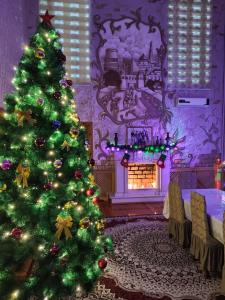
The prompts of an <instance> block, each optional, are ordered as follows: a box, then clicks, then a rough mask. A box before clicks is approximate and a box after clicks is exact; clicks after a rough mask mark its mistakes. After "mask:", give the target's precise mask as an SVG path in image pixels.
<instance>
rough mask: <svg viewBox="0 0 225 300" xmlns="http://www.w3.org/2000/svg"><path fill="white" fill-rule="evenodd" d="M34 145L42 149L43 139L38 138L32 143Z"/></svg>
mask: <svg viewBox="0 0 225 300" xmlns="http://www.w3.org/2000/svg"><path fill="white" fill-rule="evenodd" d="M34 143H35V145H36V146H37V147H38V148H42V147H44V144H45V140H44V138H43V137H39V138H37V139H36V140H35V141H34Z"/></svg>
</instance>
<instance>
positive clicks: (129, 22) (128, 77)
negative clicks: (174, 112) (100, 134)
mask: <svg viewBox="0 0 225 300" xmlns="http://www.w3.org/2000/svg"><path fill="white" fill-rule="evenodd" d="M136 13H137V14H138V13H140V12H138V11H137V12H136ZM96 25H97V28H98V31H97V34H98V36H99V47H98V48H97V52H96V64H95V65H94V68H93V73H94V74H93V81H95V82H96V83H97V96H96V97H97V102H98V104H99V105H100V107H101V108H102V112H101V116H102V117H108V118H110V119H111V120H112V121H113V122H114V123H115V124H118V125H120V124H126V123H130V122H134V121H137V120H147V119H150V118H151V119H153V118H154V119H162V121H164V122H165V123H166V122H167V121H168V120H169V119H170V117H171V113H170V112H169V111H168V110H167V109H166V107H165V101H164V95H163V87H164V82H163V81H164V79H163V64H164V59H165V54H166V47H165V43H164V41H163V37H162V31H161V28H160V26H159V25H158V24H157V25H156V24H154V23H153V22H150V23H144V22H140V20H139V21H138V22H137V21H136V20H135V19H134V18H128V17H124V18H123V19H119V20H106V21H104V22H102V23H101V24H99V23H96Z"/></svg>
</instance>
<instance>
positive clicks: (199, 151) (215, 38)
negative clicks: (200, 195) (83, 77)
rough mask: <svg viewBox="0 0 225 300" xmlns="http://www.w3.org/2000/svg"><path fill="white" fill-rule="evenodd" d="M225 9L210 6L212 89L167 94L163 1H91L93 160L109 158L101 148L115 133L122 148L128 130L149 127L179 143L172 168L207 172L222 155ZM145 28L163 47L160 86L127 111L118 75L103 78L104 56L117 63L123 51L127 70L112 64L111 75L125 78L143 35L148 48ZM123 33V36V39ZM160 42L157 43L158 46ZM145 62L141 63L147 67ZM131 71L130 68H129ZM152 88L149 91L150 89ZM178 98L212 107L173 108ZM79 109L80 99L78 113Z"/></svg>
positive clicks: (218, 4) (219, 3)
mask: <svg viewBox="0 0 225 300" xmlns="http://www.w3.org/2000/svg"><path fill="white" fill-rule="evenodd" d="M224 5H225V3H224V1H223V0H214V1H213V26H212V49H213V51H212V69H211V71H212V85H211V87H212V88H211V89H210V90H204V91H201V90H200V91H199V90H191V91H190V90H189V91H177V90H173V91H168V90H167V89H166V70H167V68H166V47H167V1H165V0H139V1H129V2H128V1H126V0H120V1H92V41H91V46H92V49H91V50H92V51H91V52H92V85H93V90H92V100H91V99H89V101H91V102H92V105H93V112H94V114H93V119H92V120H93V123H94V145H95V148H96V151H95V159H97V160H102V159H106V158H107V155H106V154H105V142H106V140H107V139H111V140H112V139H113V137H114V133H115V132H118V134H119V142H120V143H125V140H124V139H125V136H126V127H127V126H128V127H129V126H148V127H151V128H152V130H153V136H162V137H165V134H166V132H167V131H168V132H170V135H171V136H173V137H174V138H175V139H176V140H177V141H178V149H177V150H176V151H174V152H173V154H172V155H171V162H172V165H173V166H174V167H179V166H211V165H212V164H213V162H214V160H215V157H217V156H220V155H221V151H222V143H223V141H222V139H221V137H222V126H223V124H222V123H223V122H222V110H223V93H224V91H223V89H224V83H223V72H224V10H225V9H224ZM148 26H149V30H150V31H151V30H154V28H156V32H157V30H158V32H159V34H158V36H155V37H154V39H155V40H154V43H155V44H157V43H158V45H161V46H162V47H161V52H159V53H158V58H156V61H157V64H158V65H157V64H156V68H158V70H161V79H160V80H159V86H158V87H154V89H155V91H156V92H155V93H152V92H151V91H149V90H148V91H145V90H144V89H142V92H141V93H139V94H138V93H137V95H135V97H134V96H133V99H136V100H135V101H136V104H135V105H133V106H131V107H125V105H127V104H126V102H125V101H126V99H128V96H129V89H128V88H127V89H126V90H124V91H123V93H121V92H120V91H119V90H118V88H117V86H116V85H117V83H116V80H117V79H118V78H117V77H116V74H111V75H112V76H111V77H110V76H109V77H107V76H106V77H107V78H106V77H105V78H104V74H105V73H106V71H107V66H106V67H105V64H107V57H106V56H107V55H108V54H106V53H107V50H106V49H107V48H110V49H111V50H110V51H111V52H110V54H109V55H111V58H113V57H114V59H116V60H117V54H118V53H117V52H119V54H120V55H121V53H122V51H124V52H125V51H127V54H126V55H127V56H126V58H127V61H128V63H127V65H126V66H125V64H126V63H124V61H123V67H122V68H121V62H120V60H119V62H118V64H120V66H117V67H115V64H114V67H115V69H116V68H118V70H119V69H120V70H119V72H120V73H121V74H122V75H123V72H121V69H122V71H124V69H126V71H127V70H128V69H129V68H131V64H133V62H132V63H130V57H129V55H130V53H131V49H129V47H130V48H132V47H133V48H134V47H137V50H136V54H137V55H139V54H140V53H141V51H142V49H143V53H144V52H146V51H145V45H144V44H143V33H144V32H145V34H146V39H145V42H146V43H147V42H148V39H149V31H147V30H146V28H147V27H148ZM135 30H136V31H137V30H140V37H138V36H136V41H134V40H133V39H132V32H133V33H134V34H133V36H135ZM121 32H124V33H123V34H121ZM128 38H130V41H129V42H130V44H129V43H128V42H127V41H128ZM138 39H140V40H138ZM157 39H158V40H157ZM159 40H161V42H160V43H159ZM154 43H153V44H154ZM112 49H113V50H112ZM115 49H117V50H118V51H117V50H115ZM121 49H122V50H121ZM124 52H123V55H124V57H125V54H124ZM136 54H132V55H136ZM113 55H114V56H113ZM144 59H145V58H143V61H144ZM152 60H154V57H153V58H152ZM143 61H142V62H141V63H145V62H143ZM132 68H134V67H133V66H132ZM133 70H134V69H133ZM128 72H130V70H129V71H128ZM131 73H132V72H131ZM150 76H152V75H150ZM112 78H114V80H113V79H112ZM135 80H136V83H135V84H137V85H141V81H140V80H139V81H138V79H135ZM106 81H107V84H106V83H105V82H106ZM150 84H151V83H150ZM139 87H140V86H139ZM150 88H152V87H151V86H150ZM134 89H135V88H134ZM131 92H132V91H131ZM181 94H182V95H186V96H190V97H192V96H193V97H196V96H206V97H209V98H210V106H209V107H207V108H205V107H204V108H181V107H177V106H176V104H175V103H176V98H177V97H178V95H181ZM124 95H125V96H124ZM129 97H130V96H129ZM130 99H131V98H130ZM79 106H80V105H79V95H78V112H79ZM81 119H82V115H81ZM151 128H150V129H151ZM150 129H149V130H150Z"/></svg>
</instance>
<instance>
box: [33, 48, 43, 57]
mask: <svg viewBox="0 0 225 300" xmlns="http://www.w3.org/2000/svg"><path fill="white" fill-rule="evenodd" d="M35 57H37V58H39V59H42V58H44V57H45V50H44V49H43V48H37V49H36V51H35Z"/></svg>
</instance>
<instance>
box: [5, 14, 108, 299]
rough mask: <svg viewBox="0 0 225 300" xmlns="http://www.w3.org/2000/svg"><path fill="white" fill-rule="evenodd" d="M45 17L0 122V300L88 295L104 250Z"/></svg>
mask: <svg viewBox="0 0 225 300" xmlns="http://www.w3.org/2000/svg"><path fill="white" fill-rule="evenodd" d="M52 18H53V16H52V15H51V14H50V13H48V11H46V13H45V14H42V15H41V19H42V22H41V23H40V24H39V25H38V28H37V32H36V33H35V34H34V35H33V36H32V37H31V40H30V42H29V45H26V46H24V54H23V56H22V58H21V60H20V63H19V65H18V67H16V68H14V69H15V76H14V79H13V84H14V86H15V92H14V93H13V94H11V95H8V96H6V98H5V101H4V102H5V113H3V114H2V115H1V117H2V118H3V122H0V157H1V160H0V179H1V184H0V211H1V212H2V213H3V214H2V215H3V216H4V215H6V216H7V218H2V217H1V226H0V236H1V237H2V239H1V249H4V253H2V256H1V259H0V270H6V271H5V272H6V273H7V272H8V273H7V276H0V294H1V295H0V298H1V299H16V300H24V299H29V298H31V297H35V298H40V299H44V300H47V299H49V300H53V299H58V298H67V297H70V296H72V295H73V294H74V290H75V291H76V293H78V292H81V293H83V291H84V290H86V289H87V290H90V289H91V288H92V287H93V285H94V284H95V282H96V281H97V278H98V276H99V275H100V274H101V272H102V271H103V270H104V268H105V264H106V263H105V261H106V259H105V252H106V249H108V250H109V249H111V248H112V241H111V239H110V237H107V236H104V235H103V228H104V224H102V214H101V212H100V210H99V207H98V205H97V204H98V201H99V200H98V194H99V192H98V187H97V186H96V184H95V182H94V179H93V178H92V177H93V175H92V169H93V167H94V164H95V161H94V160H93V158H91V157H89V156H88V153H89V152H87V151H86V148H85V141H86V140H87V137H86V132H85V128H84V126H81V123H80V120H79V117H78V116H77V114H76V112H75V107H76V104H75V101H74V96H73V89H72V84H73V82H72V81H71V79H70V78H68V76H66V74H65V62H66V57H65V55H64V54H63V52H62V46H61V44H60V41H59V34H58V33H57V32H56V31H55V29H54V27H53V26H52V24H51V21H52ZM91 176H92V177H91ZM91 178H92V179H91ZM2 215H1V216H2ZM53 231H54V232H53ZM107 239H109V240H110V241H109V240H107ZM81 241H82V243H85V247H83V244H82V243H81ZM12 249H13V251H12ZM8 253H10V255H11V258H10V260H9V259H8ZM74 253H77V254H79V255H74ZM90 253H91V255H90ZM99 258H101V259H102V260H100V259H99ZM28 259H30V260H31V262H32V263H31V270H30V274H29V275H27V277H24V278H22V279H21V280H19V281H18V280H17V278H16V276H15V270H19V269H20V268H21V269H22V266H23V265H24V263H25V262H26V261H27V260H28ZM17 261H18V262H19V264H18V265H17V263H16V262H17ZM32 266H34V267H33V268H32ZM70 266H73V268H71V267H70ZM19 271H20V270H19ZM1 275H2V273H1ZM8 278H10V284H9V281H8ZM46 278H47V280H46ZM78 280H79V282H78ZM24 284H25V286H26V288H24Z"/></svg>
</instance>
